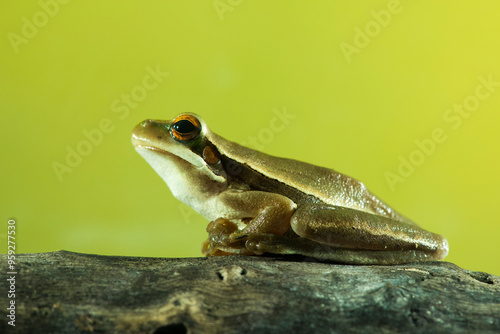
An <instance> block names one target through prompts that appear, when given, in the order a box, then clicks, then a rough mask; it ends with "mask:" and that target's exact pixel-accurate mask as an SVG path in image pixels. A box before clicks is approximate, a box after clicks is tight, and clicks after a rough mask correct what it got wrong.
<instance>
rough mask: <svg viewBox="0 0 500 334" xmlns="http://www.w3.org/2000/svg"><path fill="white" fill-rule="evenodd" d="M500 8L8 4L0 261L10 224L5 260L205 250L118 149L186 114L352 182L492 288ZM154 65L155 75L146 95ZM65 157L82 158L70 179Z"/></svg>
mask: <svg viewBox="0 0 500 334" xmlns="http://www.w3.org/2000/svg"><path fill="white" fill-rule="evenodd" d="M499 12H500V3H499V2H498V1H495V0H491V1H480V2H475V3H473V2H471V1H454V2H452V3H451V2H450V3H444V2H433V1H409V0H401V1H368V2H365V1H363V2H361V1H358V2H348V1H302V2H298V1H234V0H233V1H229V0H221V1H183V2H179V1H119V2H116V1H113V2H111V1H67V3H59V2H56V1H55V0H46V1H41V2H37V1H22V2H19V3H14V2H9V3H3V4H2V5H1V11H0V22H1V23H0V27H1V31H0V36H1V39H0V43H1V45H0V110H1V113H2V114H1V115H2V119H1V127H2V131H1V136H2V137H1V138H2V144H1V145H2V149H1V153H0V154H1V162H2V164H1V167H0V168H1V189H2V192H1V198H0V217H2V219H3V220H4V223H5V224H2V226H4V229H5V230H4V231H5V232H2V231H0V241H1V242H2V246H1V251H2V252H6V246H5V240H6V234H5V233H6V232H7V225H6V224H7V220H8V219H9V218H15V219H16V224H17V230H16V232H17V234H16V237H17V239H16V242H17V252H18V253H20V252H22V253H25V252H47V251H55V250H60V249H65V250H71V251H76V252H86V253H98V254H113V255H133V256H160V257H188V256H200V248H201V242H202V241H203V240H204V239H205V238H206V232H205V226H206V224H207V223H208V222H207V221H205V220H204V219H203V218H202V217H200V216H199V215H197V214H196V213H194V211H192V210H191V209H190V208H189V207H187V206H185V205H184V204H182V203H180V202H178V201H177V200H176V199H175V198H173V196H172V195H171V193H170V192H169V190H168V188H167V186H166V185H165V184H164V183H163V181H162V180H161V179H160V178H159V177H158V176H157V175H156V173H155V172H154V171H153V169H152V168H151V167H149V165H147V163H146V162H145V161H144V160H143V159H142V158H141V157H140V156H139V155H138V154H137V153H136V152H135V151H134V149H133V147H132V145H131V143H130V134H131V130H132V128H133V127H134V125H135V124H137V123H139V122H140V121H142V120H144V119H146V118H156V119H171V118H173V117H174V116H175V115H177V114H178V113H181V112H194V113H198V114H200V115H202V116H203V117H204V119H205V120H206V121H207V123H208V124H209V125H210V127H211V128H212V130H213V131H214V132H216V133H218V134H220V135H222V136H224V137H226V138H227V139H230V140H233V141H237V142H246V143H248V144H249V145H250V146H252V145H253V146H252V147H254V148H258V149H261V150H263V151H264V152H266V153H269V154H273V155H278V156H284V157H289V158H295V159H299V160H303V161H307V162H310V163H314V164H317V165H321V166H326V167H331V168H333V169H335V170H338V171H340V172H343V173H345V174H348V175H350V176H353V177H356V178H358V179H360V180H362V181H363V182H364V183H365V184H366V185H367V186H368V188H369V189H370V190H372V191H373V192H374V193H375V194H377V195H378V196H379V197H381V198H382V199H384V200H385V201H386V202H388V203H389V204H390V205H391V206H393V207H394V208H396V210H398V211H400V212H402V213H403V214H405V215H406V216H408V217H410V218H411V219H413V220H414V221H415V222H417V223H419V224H420V225H421V226H423V227H424V228H426V229H428V230H431V231H433V232H436V233H440V234H442V235H444V236H446V237H447V238H448V240H449V243H450V254H449V256H448V257H447V260H448V261H451V262H454V263H456V264H458V265H459V266H462V267H464V268H466V269H473V270H480V271H487V272H491V273H494V274H497V275H499V274H500V262H499V261H498V260H497V259H496V257H497V256H496V255H497V254H499V253H500V242H499V241H498V240H499V233H500V225H499V218H498V215H497V209H498V203H499V195H498V188H499V186H500V177H499V176H498V171H499V170H500V158H499V154H498V153H499V144H500V136H499V133H498V130H499V121H500V116H499V112H498V111H499V107H500V86H498V83H499V82H500V61H499V60H500V43H499V40H498V31H500V19H499V14H498V13H499ZM389 15H390V17H389ZM148 68H149V69H150V70H156V69H157V68H158V69H159V70H160V71H161V72H168V73H169V75H168V76H165V77H160V78H159V79H160V80H158V81H157V85H156V87H155V88H151V84H152V83H153V82H154V81H151V80H150V79H146V80H150V81H147V83H149V85H148V87H149V88H151V89H150V90H147V89H145V88H144V83H143V80H144V78H145V77H146V76H147V75H148V73H149V72H148ZM479 78H483V80H490V81H492V82H493V83H494V84H493V85H490V87H489V89H490V90H488V88H487V87H484V85H483V86H480V85H481V81H480V79H479ZM495 85H496V86H495ZM141 93H142V95H141ZM131 94H135V95H131ZM478 94H479V95H478ZM126 95H129V96H132V100H131V102H130V105H129V106H127V104H126V103H125V102H122V98H126V97H124V96H126ZM134 96H135V97H134ZM476 96H479V97H480V99H478V98H477V97H476ZM134 99H135V100H134ZM464 103H465V104H467V106H468V108H469V109H470V110H471V112H470V113H467V114H464V116H459V114H457V113H455V112H454V111H453V110H451V111H449V109H450V108H453V106H454V104H456V105H463V104H464ZM285 111H286V113H288V114H289V115H291V116H293V118H291V116H290V118H288V119H287V122H285V123H279V122H278V121H277V119H275V118H276V113H277V112H279V113H283V112H285ZM101 122H105V123H106V122H108V123H109V124H108V125H107V133H102V138H99V135H97V134H96V131H97V130H96V131H94V129H97V128H99V126H100V124H101ZM276 124H277V125H279V126H276ZM436 129H437V130H436ZM439 129H441V130H439ZM85 131H89V132H90V133H94V134H95V136H94V137H93V138H94V139H93V140H94V144H90V146H88V145H89V142H88V140H87V139H86V136H85V134H84V132H85ZM99 131H100V130H99ZM433 131H434V132H435V131H438V132H439V131H441V133H442V134H441V135H440V137H439V138H438V139H429V138H432V133H433ZM251 138H257V139H256V140H254V144H251V143H252V139H251ZM431 141H432V142H431ZM417 142H420V143H425V144H426V145H427V146H425V149H422V148H419V146H418V144H417ZM85 145H87V146H85ZM68 149H69V150H77V149H80V150H81V149H86V150H87V152H85V153H86V156H82V157H81V161H77V158H75V157H73V160H72V164H73V167H70V166H68V165H67V162H66V158H67V155H68ZM423 151H426V152H423ZM401 159H403V160H404V161H409V162H408V164H411V166H408V165H406V166H400V165H401V164H402V163H401V161H402V160H401ZM54 164H55V165H57V166H59V167H60V166H62V165H66V166H67V167H66V168H67V169H66V170H65V172H62V174H61V173H60V174H59V177H58V175H57V173H56V172H55V170H54ZM58 164H60V165H58ZM403 165H404V163H403ZM398 168H400V169H401V168H402V169H403V170H402V172H403V174H404V176H400V178H399V179H397V181H395V183H392V184H391V182H388V180H387V175H388V173H393V174H391V175H392V176H394V175H397V173H398ZM405 168H406V169H405ZM69 169H71V172H70V171H69Z"/></svg>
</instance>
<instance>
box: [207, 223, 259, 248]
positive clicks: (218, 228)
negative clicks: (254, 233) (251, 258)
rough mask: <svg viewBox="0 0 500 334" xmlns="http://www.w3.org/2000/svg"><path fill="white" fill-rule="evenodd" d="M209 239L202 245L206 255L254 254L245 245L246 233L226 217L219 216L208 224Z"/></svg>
mask: <svg viewBox="0 0 500 334" xmlns="http://www.w3.org/2000/svg"><path fill="white" fill-rule="evenodd" d="M207 232H208V239H207V240H205V242H204V243H203V245H202V250H201V251H202V253H203V255H205V256H220V255H230V254H240V255H253V254H254V253H253V252H252V251H249V250H248V249H247V248H246V247H245V242H246V235H245V233H241V231H239V230H238V226H236V224H234V223H233V222H231V221H229V220H228V219H225V218H218V219H216V220H214V221H212V222H210V224H208V226H207Z"/></svg>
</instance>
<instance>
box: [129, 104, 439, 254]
mask: <svg viewBox="0 0 500 334" xmlns="http://www.w3.org/2000/svg"><path fill="white" fill-rule="evenodd" d="M132 143H133V145H134V146H135V149H136V150H137V152H138V153H139V154H140V155H141V156H142V157H143V158H144V159H145V160H146V161H147V162H148V163H149V164H150V165H151V166H152V167H153V169H154V170H155V171H156V172H157V173H158V174H159V175H160V177H161V178H162V179H163V180H164V181H165V182H166V183H167V185H168V187H169V188H170V190H171V191H172V193H173V195H174V196H175V197H176V198H177V199H179V200H181V201H182V202H184V203H186V204H187V205H189V206H191V207H192V208H193V209H194V210H196V211H197V212H198V213H200V214H201V215H203V216H204V217H205V218H206V219H208V220H209V221H210V223H209V224H208V226H207V232H208V239H207V240H206V241H205V242H204V243H203V246H202V253H203V254H204V255H206V256H216V255H230V254H241V255H261V254H264V253H274V254H301V255H304V256H307V257H313V258H316V259H320V260H329V261H333V262H338V263H351V264H399V263H407V262H417V261H426V260H440V259H443V258H444V257H445V256H446V255H447V254H448V242H447V241H446V239H445V238H444V237H442V236H440V235H438V234H435V233H431V232H428V231H426V230H424V229H423V228H421V227H419V226H418V225H417V224H415V223H414V222H412V221H411V220H409V219H408V218H406V217H404V216H402V215H401V214H399V213H398V212H396V211H395V210H394V209H392V208H391V207H390V206H388V205H387V204H386V203H384V202H383V201H381V200H380V199H379V198H377V197H376V196H375V195H374V194H372V193H371V192H370V191H368V189H367V188H366V187H365V186H364V184H363V183H361V182H359V181H358V180H356V179H354V178H351V177H349V176H347V175H344V174H341V173H338V172H336V171H334V170H332V169H328V168H324V167H318V166H315V165H311V164H308V163H305V162H301V161H297V160H292V159H285V158H279V157H274V156H270V155H267V154H264V153H262V152H259V151H256V150H253V149H250V148H248V147H245V146H242V145H239V144H237V143H234V142H231V141H229V140H226V139H224V138H222V137H221V136H218V135H217V134H215V133H213V132H212V131H210V128H209V127H208V126H207V124H206V123H205V121H204V120H203V119H202V118H201V117H200V116H198V115H196V114H192V113H183V114H180V115H178V116H177V117H175V118H174V119H173V120H171V121H161V120H150V119H148V120H145V121H143V122H142V123H140V124H138V125H137V126H136V127H135V128H134V130H133V133H132Z"/></svg>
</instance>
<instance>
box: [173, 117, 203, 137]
mask: <svg viewBox="0 0 500 334" xmlns="http://www.w3.org/2000/svg"><path fill="white" fill-rule="evenodd" d="M200 131H201V124H200V121H198V119H197V118H196V117H194V116H193V115H179V116H177V117H176V118H175V119H174V120H173V122H172V128H171V130H170V133H171V134H172V137H174V138H175V139H177V140H179V141H190V140H193V139H195V138H196V137H198V135H199V134H200Z"/></svg>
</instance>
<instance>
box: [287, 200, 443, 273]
mask: <svg viewBox="0 0 500 334" xmlns="http://www.w3.org/2000/svg"><path fill="white" fill-rule="evenodd" d="M290 223H291V227H292V230H293V231H294V232H295V233H296V234H297V235H298V236H300V237H302V238H306V239H309V240H312V241H314V242H316V243H319V244H321V245H324V246H329V247H330V249H331V253H330V252H329V251H328V250H327V249H325V248H324V247H321V256H320V257H322V258H331V259H332V260H335V261H341V262H351V261H352V259H354V260H356V261H355V262H359V263H381V264H382V263H386V264H389V263H404V262H414V261H425V260H439V259H442V258H444V257H445V256H446V255H447V253H448V243H447V241H446V239H445V238H443V237H442V236H440V235H437V234H434V233H431V232H428V231H426V230H424V229H422V228H420V227H418V226H416V225H413V224H409V223H405V222H401V221H397V220H394V219H391V218H388V217H384V216H380V215H376V214H372V213H368V212H364V211H359V210H354V209H350V208H345V207H340V206H332V205H327V204H322V205H318V204H305V205H301V206H299V208H298V209H297V211H296V212H295V213H294V215H293V216H292V218H291V222H290ZM328 253H330V254H328ZM312 256H314V255H312ZM344 260H345V261H344Z"/></svg>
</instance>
